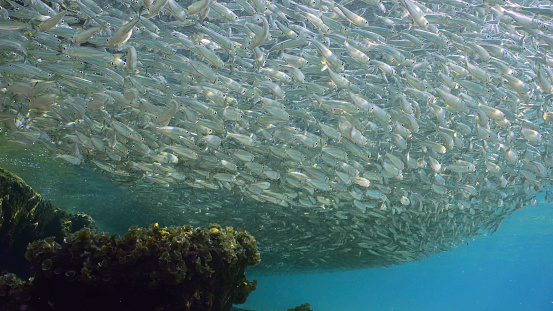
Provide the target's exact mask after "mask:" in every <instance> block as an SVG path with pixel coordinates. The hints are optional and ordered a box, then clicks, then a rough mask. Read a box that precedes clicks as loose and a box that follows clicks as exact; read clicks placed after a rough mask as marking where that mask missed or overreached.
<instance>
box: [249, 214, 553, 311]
mask: <svg viewBox="0 0 553 311" xmlns="http://www.w3.org/2000/svg"><path fill="white" fill-rule="evenodd" d="M248 278H249V279H252V278H255V279H258V281H259V283H258V288H257V290H256V291H255V292H253V293H252V294H251V295H250V297H249V298H248V301H247V303H246V304H245V305H243V306H241V307H245V308H251V309H256V310H267V311H272V310H286V309H288V308H291V307H293V306H297V305H300V304H302V303H305V302H309V303H310V304H311V307H312V309H313V310H315V311H341V310H344V311H357V310H359V311H373V310H374V311H380V310H382V311H384V310H386V311H387V310H394V311H418V310H421V311H422V310H424V311H467V310H471V311H479V310H482V311H484V310H485V311H496V310H497V311H511V310H513V311H514V310H521V311H522V310H524V311H530V310H531V311H548V310H553V205H548V204H546V203H543V204H540V205H538V206H537V207H525V208H523V209H522V210H520V211H517V212H516V213H515V214H514V215H512V216H510V217H508V218H507V219H506V221H505V222H504V223H503V224H502V225H501V227H500V228H499V230H498V231H497V232H496V233H495V234H493V235H491V236H483V237H479V238H476V239H475V240H474V241H472V242H469V243H468V245H464V246H462V247H459V248H457V249H454V250H452V251H448V252H444V253H441V254H439V255H435V256H432V257H429V258H427V259H425V260H423V261H420V262H412V263H408V264H403V265H399V266H393V267H386V268H375V269H369V270H357V271H349V272H340V273H326V274H307V275H287V276H255V275H251V274H250V275H248Z"/></svg>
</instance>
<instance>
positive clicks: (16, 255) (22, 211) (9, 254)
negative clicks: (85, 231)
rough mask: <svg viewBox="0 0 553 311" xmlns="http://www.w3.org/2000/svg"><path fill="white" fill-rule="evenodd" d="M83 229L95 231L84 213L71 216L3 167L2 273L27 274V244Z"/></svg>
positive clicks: (0, 183) (58, 238)
mask: <svg viewBox="0 0 553 311" xmlns="http://www.w3.org/2000/svg"><path fill="white" fill-rule="evenodd" d="M83 227H91V228H94V227H95V226H94V224H93V220H92V219H91V218H90V217H89V216H87V215H84V214H76V215H70V214H68V213H66V212H64V211H63V210H60V209H58V208H56V207H54V206H52V204H51V203H50V202H49V201H47V200H44V199H43V198H42V197H41V196H40V195H39V194H38V193H36V192H35V191H34V190H33V189H31V187H29V186H28V185H27V184H26V183H25V182H24V181H23V180H21V179H20V178H19V177H17V176H15V175H14V174H12V173H10V172H8V171H6V170H3V169H1V168H0V271H1V270H9V271H12V272H14V273H18V274H20V275H26V274H28V267H27V266H26V265H21V263H24V262H25V261H24V260H25V259H24V254H25V250H26V248H27V245H28V244H29V243H31V242H32V241H35V240H37V239H44V238H46V237H49V236H53V237H54V238H55V240H56V241H58V242H61V241H62V240H63V237H64V236H66V235H67V234H69V233H71V232H75V231H77V230H80V229H81V228H83Z"/></svg>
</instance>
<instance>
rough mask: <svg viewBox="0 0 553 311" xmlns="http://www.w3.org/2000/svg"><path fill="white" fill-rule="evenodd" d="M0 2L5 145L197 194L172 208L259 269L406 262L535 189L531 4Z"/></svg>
mask: <svg viewBox="0 0 553 311" xmlns="http://www.w3.org/2000/svg"><path fill="white" fill-rule="evenodd" d="M298 1H299V0H298ZM542 2H543V3H542ZM0 4H1V10H0V19H1V20H0V50H1V52H2V54H1V58H0V62H1V64H0V74H1V77H0V82H1V85H0V87H1V88H2V94H1V95H0V96H1V98H0V99H1V100H0V121H2V122H4V123H5V124H6V128H7V129H8V131H9V133H10V140H11V141H12V142H13V143H16V144H18V145H21V146H23V147H24V148H31V147H32V146H33V145H35V144H37V143H38V144H41V145H43V146H44V147H46V148H48V149H49V150H50V151H51V152H52V153H55V154H56V157H57V158H60V159H62V160H64V161H66V162H68V163H71V164H74V165H82V164H84V163H93V164H94V165H95V166H96V167H97V168H98V169H99V170H102V171H105V172H106V173H107V174H108V175H112V176H113V177H114V178H116V179H119V180H126V181H135V182H137V183H141V184H142V185H144V184H145V183H147V185H148V187H149V190H150V191H151V197H153V198H155V197H156V196H159V197H160V198H159V200H164V199H165V202H171V201H172V203H173V204H174V205H176V204H179V202H184V201H185V200H186V196H188V195H190V194H191V193H192V191H190V189H197V190H195V192H196V195H197V197H198V199H197V201H198V202H203V204H204V206H200V207H199V206H198V205H197V204H196V205H193V204H191V207H188V209H183V211H182V213H183V214H184V215H186V217H188V218H189V220H190V221H192V222H193V221H197V222H206V221H216V222H220V223H221V222H222V221H223V220H225V219H228V220H229V221H230V222H234V223H231V224H232V225H235V226H240V227H242V228H246V229H248V230H250V232H253V231H255V230H256V229H258V234H256V237H257V239H258V242H259V245H260V251H261V254H262V258H263V263H262V267H264V268H265V269H269V270H274V271H292V270H295V269H305V270H314V269H340V268H353V267H355V268H357V267H368V266H378V265H389V264H394V263H399V262H404V261H409V260H416V259H420V258H423V257H425V256H427V255H428V254H431V253H434V252H437V251H440V250H445V249H449V248H451V247H452V246H454V245H456V244H458V243H460V242H461V241H463V239H466V238H469V237H472V236H475V235H478V234H482V233H485V232H494V231H495V230H497V228H498V226H499V225H500V223H501V222H502V220H503V218H504V217H505V216H506V215H508V214H510V213H512V212H513V211H515V210H517V209H520V208H521V207H522V206H524V205H526V204H528V203H530V204H532V205H535V204H536V193H538V192H540V191H543V190H545V188H546V186H547V185H548V183H549V182H550V174H551V172H550V170H551V167H553V154H551V153H550V150H551V148H552V147H553V136H552V134H551V123H552V122H553V107H551V102H550V98H551V94H553V87H552V85H553V57H552V56H551V55H550V54H548V51H549V50H551V48H553V21H552V17H553V5H551V4H550V3H549V2H547V1H518V2H509V1H501V0H484V1H463V0H446V1H432V0H430V1H413V0H393V1H388V2H386V1H384V2H381V1H380V0H363V1H362V2H360V1H354V2H349V1H343V2H335V1H332V0H328V1H325V0H302V1H301V2H295V1H291V0H283V1H267V0H237V1H228V2H223V1H213V0H200V1H196V2H193V1H181V0H179V1H177V0H155V1H153V0H110V1H97V2H96V1H95V0H75V1H67V0H55V1H46V2H43V1H42V0H23V1H14V0H0ZM538 4H539V5H538ZM152 185H155V187H153V186H152ZM169 185H170V186H169ZM137 187H143V186H137ZM158 188H159V189H161V192H157V191H153V189H158ZM183 189H188V190H186V192H183V191H185V190H183ZM183 196H184V197H183ZM161 197H165V198H161ZM239 197H241V198H244V200H243V203H241V201H239V200H238V198H239ZM548 197H549V196H547V198H548ZM177 198H178V199H179V200H177ZM189 200H190V203H197V202H192V200H191V199H189ZM226 205H228V206H226ZM236 205H242V206H238V207H236Z"/></svg>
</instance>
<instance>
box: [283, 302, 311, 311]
mask: <svg viewBox="0 0 553 311" xmlns="http://www.w3.org/2000/svg"><path fill="white" fill-rule="evenodd" d="M287 311H313V309H311V305H310V304H309V303H304V304H301V305H299V306H297V307H295V308H292V309H288V310H287Z"/></svg>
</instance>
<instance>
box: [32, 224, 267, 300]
mask: <svg viewBox="0 0 553 311" xmlns="http://www.w3.org/2000/svg"><path fill="white" fill-rule="evenodd" d="M26 258H27V259H28V260H29V261H30V262H31V264H32V266H33V272H34V275H35V276H34V279H33V281H32V287H33V289H32V291H31V305H32V306H33V307H35V308H38V310H115V309H117V310H230V309H231V308H232V305H233V304H234V303H236V304H240V303H244V302H245V301H246V298H247V297H248V295H249V294H250V293H251V292H252V291H253V290H255V288H256V284H257V283H256V281H254V282H249V281H248V280H247V279H246V277H245V274H244V271H245V269H246V267H248V266H253V265H255V264H257V263H258V262H259V253H258V252H257V250H256V241H255V239H254V238H253V237H252V236H251V235H249V234H247V233H245V232H242V231H236V230H234V229H233V228H230V227H227V228H222V227H220V226H218V225H211V226H210V227H209V228H192V227H191V226H182V227H168V228H160V227H159V226H158V225H157V224H155V225H152V226H150V228H149V229H144V228H138V227H132V228H131V229H130V230H129V232H128V233H126V234H125V235H124V236H122V237H120V238H116V237H115V236H113V235H109V234H107V233H105V232H95V231H93V230H90V229H88V228H85V229H83V230H80V231H78V232H76V233H74V234H70V235H68V236H67V237H66V238H65V240H64V242H63V243H61V244H59V243H57V242H56V241H54V239H52V238H49V239H45V240H40V241H36V242H34V243H32V244H31V245H29V247H28V251H27V253H26Z"/></svg>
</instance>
